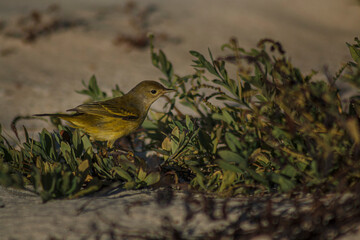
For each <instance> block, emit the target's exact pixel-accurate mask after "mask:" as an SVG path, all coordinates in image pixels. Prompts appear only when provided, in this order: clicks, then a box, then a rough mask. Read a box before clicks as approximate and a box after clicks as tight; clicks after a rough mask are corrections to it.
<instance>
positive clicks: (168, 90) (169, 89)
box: [164, 88, 176, 93]
mask: <svg viewBox="0 0 360 240" xmlns="http://www.w3.org/2000/svg"><path fill="white" fill-rule="evenodd" d="M164 92H165V93H169V92H176V90H175V89H171V88H165V89H164Z"/></svg>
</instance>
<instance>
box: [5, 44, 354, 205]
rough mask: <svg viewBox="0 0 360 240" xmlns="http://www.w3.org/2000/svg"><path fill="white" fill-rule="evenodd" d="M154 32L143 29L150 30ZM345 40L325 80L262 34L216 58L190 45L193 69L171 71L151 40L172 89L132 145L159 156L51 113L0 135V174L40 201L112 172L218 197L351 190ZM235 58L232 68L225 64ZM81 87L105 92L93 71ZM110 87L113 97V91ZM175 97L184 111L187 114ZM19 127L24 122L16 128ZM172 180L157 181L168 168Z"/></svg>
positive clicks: (114, 177) (94, 186) (88, 187)
mask: <svg viewBox="0 0 360 240" xmlns="http://www.w3.org/2000/svg"><path fill="white" fill-rule="evenodd" d="M151 40H152V39H151ZM355 42H356V43H354V44H348V47H349V50H350V53H351V56H352V58H353V60H354V61H353V62H349V63H347V64H346V65H344V66H343V67H342V68H341V69H340V71H339V72H338V73H336V74H335V76H334V77H331V79H328V81H327V82H326V81H322V80H321V79H315V76H316V75H315V72H313V73H311V74H308V75H304V74H303V73H301V72H300V70H299V69H297V68H295V67H294V66H292V64H291V63H290V61H289V60H288V58H287V57H286V55H285V51H284V50H283V48H282V46H281V45H280V43H278V42H275V41H273V40H270V39H264V40H262V41H260V42H259V44H258V46H257V48H256V49H251V50H250V51H246V50H244V49H242V48H240V47H238V44H237V42H236V40H235V39H232V40H231V41H230V43H229V44H225V45H224V46H223V47H222V49H224V50H226V51H228V52H229V53H228V54H227V55H226V56H225V57H219V58H217V59H214V58H213V56H212V54H211V52H210V50H209V52H208V57H205V56H204V55H203V54H201V53H199V52H196V51H190V54H191V55H192V56H193V57H194V60H193V64H194V65H193V67H194V72H193V73H191V74H189V75H185V76H179V75H176V74H175V73H174V68H173V65H172V63H171V62H170V61H169V60H168V59H167V58H166V55H165V54H164V52H163V51H161V50H160V51H155V49H154V46H153V45H152V44H151V60H152V63H153V65H154V66H155V67H156V68H158V69H159V70H160V71H161V72H162V73H163V75H164V77H163V78H160V81H161V82H162V83H163V84H164V85H165V86H166V87H169V88H174V89H176V90H177V93H176V94H175V96H174V97H173V98H171V99H170V98H168V103H167V104H166V106H165V107H167V108H166V109H167V111H166V112H165V113H158V112H154V111H153V112H151V113H150V114H149V119H147V120H146V121H145V122H144V124H143V130H142V131H138V132H136V133H134V134H133V139H135V141H134V144H135V143H136V142H138V141H139V139H141V141H146V142H147V143H149V144H146V145H145V144H136V145H137V146H136V149H137V151H140V152H141V151H146V150H150V149H151V150H155V151H156V152H157V156H158V158H160V160H161V164H160V166H159V168H157V169H150V167H149V166H148V163H147V161H146V159H144V158H142V157H139V156H137V155H136V156H135V157H134V156H131V154H127V155H124V154H118V153H116V152H104V151H103V150H104V147H103V146H102V145H101V144H99V143H98V144H92V143H91V142H90V141H89V138H88V137H87V135H86V134H84V133H82V132H80V131H79V130H73V129H70V128H68V127H66V126H63V125H61V123H60V122H59V121H58V120H57V121H53V122H54V123H56V124H59V125H58V128H59V130H58V131H55V132H53V133H49V132H48V131H46V130H45V129H44V130H43V131H42V132H41V133H40V134H39V141H37V140H34V139H31V138H29V137H28V135H27V133H26V131H25V133H26V137H25V138H26V140H25V142H24V143H23V144H22V145H21V146H19V147H20V150H18V149H15V148H14V147H12V146H11V145H10V144H8V143H7V140H6V139H5V138H4V137H2V136H1V138H0V183H1V184H2V185H5V186H18V187H21V186H24V184H25V183H31V184H33V185H34V187H35V191H36V192H38V193H39V194H40V196H41V197H42V198H43V200H44V201H46V200H49V199H52V198H62V197H78V196H82V195H83V194H88V193H91V192H94V191H97V190H98V189H100V188H101V187H102V186H103V185H107V184H109V183H110V182H112V181H119V182H120V183H121V184H122V185H121V186H122V187H123V188H126V189H137V188H140V187H146V186H153V185H154V184H174V183H175V184H177V183H184V184H187V185H188V186H189V187H190V188H192V189H196V190H199V191H203V192H207V193H215V194H218V195H236V194H256V193H266V192H278V191H280V192H289V191H295V190H306V191H313V190H321V191H323V192H329V191H338V190H339V189H341V190H346V189H350V188H352V187H355V186H357V185H358V182H359V177H360V171H359V170H360V168H359V160H360V130H359V119H360V95H356V96H353V97H351V98H350V100H349V107H348V108H345V107H344V106H343V105H342V102H341V100H340V97H339V88H338V87H337V86H336V84H335V83H336V81H346V82H348V83H350V84H352V86H353V87H354V89H356V90H357V92H359V89H360V42H359V40H358V39H355ZM228 64H233V65H234V66H233V67H228ZM84 86H85V87H86V89H85V90H82V91H78V92H79V93H81V94H85V95H88V96H89V97H90V100H102V99H105V98H107V97H108V96H107V95H106V93H105V92H103V91H101V90H100V89H99V87H98V85H97V82H96V78H95V77H92V78H91V79H90V82H89V84H88V85H87V84H85V83H84ZM122 94H123V92H122V91H121V90H120V89H119V87H118V86H116V88H115V89H114V90H113V96H121V95H122ZM180 105H182V106H184V107H186V108H189V109H190V110H192V111H193V114H192V115H185V114H183V113H182V112H181V110H179V106H180ZM25 130H26V129H25ZM169 175H172V176H173V180H172V181H170V182H169V181H165V179H166V178H167V177H168V176H169Z"/></svg>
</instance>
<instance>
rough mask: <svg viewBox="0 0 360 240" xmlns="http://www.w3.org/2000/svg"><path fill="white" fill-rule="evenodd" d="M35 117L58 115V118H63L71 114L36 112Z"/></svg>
mask: <svg viewBox="0 0 360 240" xmlns="http://www.w3.org/2000/svg"><path fill="white" fill-rule="evenodd" d="M33 116H34V117H58V118H63V117H69V116H70V115H69V114H63V113H41V114H34V115H33Z"/></svg>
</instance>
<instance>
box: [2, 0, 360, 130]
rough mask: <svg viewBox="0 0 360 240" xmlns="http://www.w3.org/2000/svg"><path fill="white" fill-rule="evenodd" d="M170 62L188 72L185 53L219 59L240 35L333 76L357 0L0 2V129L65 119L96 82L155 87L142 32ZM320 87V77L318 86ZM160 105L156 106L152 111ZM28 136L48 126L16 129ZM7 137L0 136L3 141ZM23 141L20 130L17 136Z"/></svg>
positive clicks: (355, 24)
mask: <svg viewBox="0 0 360 240" xmlns="http://www.w3.org/2000/svg"><path fill="white" fill-rule="evenodd" d="M149 32H152V33H153V34H154V35H155V46H156V48H161V49H163V50H164V52H165V53H166V55H167V57H168V58H169V59H170V61H172V62H173V65H174V68H175V73H177V74H180V75H181V74H188V73H191V72H192V68H191V67H190V65H191V64H192V62H191V59H192V58H191V56H190V54H189V50H197V51H199V52H202V53H204V54H207V48H210V49H211V50H212V52H213V55H214V56H216V57H217V56H221V55H224V54H225V53H223V52H222V51H221V50H220V47H221V45H222V44H224V43H226V42H228V41H229V39H230V38H231V37H236V38H237V39H238V41H239V45H240V46H241V47H244V48H247V49H248V48H251V47H256V44H257V42H258V41H259V40H260V39H262V38H272V39H274V40H277V41H280V42H281V43H282V44H283V47H284V49H285V51H286V53H287V55H288V56H290V57H291V59H292V62H293V64H294V65H295V66H297V67H299V68H300V69H301V70H302V71H304V72H305V73H306V72H310V71H311V70H317V71H319V73H320V75H319V77H321V76H322V74H323V73H324V67H326V68H327V69H328V71H329V72H330V73H334V72H336V71H337V70H338V69H339V68H340V66H341V65H342V64H344V63H345V62H346V61H348V60H349V59H350V54H349V52H348V49H347V47H346V44H345V42H352V41H353V38H354V37H356V36H358V37H359V36H360V4H359V1H357V0H317V1H310V0H292V1H285V0H222V1H216V0H197V1H191V0H182V1H176V0H167V1H161V0H148V1H135V0H134V1H115V0H103V1H97V0H77V1H70V0H63V1H49V0H32V1H26V0H12V1H6V0H0V124H1V125H2V128H3V131H5V136H8V134H9V135H11V136H14V135H13V133H12V132H11V130H10V123H11V121H12V120H13V119H14V117H16V116H18V115H21V116H27V115H32V114H36V113H53V112H62V111H65V110H66V109H69V108H72V107H74V106H77V105H79V104H81V103H82V102H84V101H85V100H86V97H85V96H83V95H80V94H78V93H76V92H75V90H81V89H82V88H83V86H82V82H81V81H82V80H84V81H85V82H87V81H88V80H89V79H90V77H91V76H92V75H96V77H97V79H98V83H99V86H100V87H101V89H103V90H104V91H106V92H108V93H110V92H111V89H112V88H113V87H114V86H115V84H118V85H119V86H120V88H121V90H123V91H125V92H126V91H128V90H129V89H131V88H132V87H133V86H134V85H135V84H136V83H138V82H140V81H142V80H146V79H154V80H157V79H158V78H159V77H160V76H161V73H160V72H159V71H157V70H156V69H155V68H154V67H153V66H152V64H151V61H150V50H149V43H148V39H147V34H148V33H149ZM324 79H325V78H324ZM159 106H162V103H161V101H160V102H157V103H156V104H155V106H154V108H156V107H159ZM21 125H25V126H26V127H27V128H28V130H29V132H30V135H31V136H34V135H35V132H37V131H39V130H41V128H43V127H49V126H50V124H49V123H46V122H43V121H40V120H31V121H21V122H19V124H18V128H19V130H20V126H21ZM3 134H4V133H3ZM20 135H21V131H20Z"/></svg>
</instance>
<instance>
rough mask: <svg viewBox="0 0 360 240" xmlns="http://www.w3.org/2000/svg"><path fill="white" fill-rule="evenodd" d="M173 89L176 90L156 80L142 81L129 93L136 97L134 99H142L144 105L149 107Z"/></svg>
mask: <svg viewBox="0 0 360 240" xmlns="http://www.w3.org/2000/svg"><path fill="white" fill-rule="evenodd" d="M173 91H175V90H174V89H168V88H165V87H164V86H163V85H161V84H160V83H158V82H155V81H142V82H141V83H139V84H138V85H136V86H135V87H134V88H133V89H131V90H130V92H129V93H128V94H127V95H129V96H131V97H132V98H134V100H135V99H136V101H138V100H140V102H142V104H143V106H144V107H145V108H148V107H150V105H151V104H152V103H153V102H155V101H156V100H157V99H158V98H159V97H161V96H162V95H164V94H166V93H169V92H173Z"/></svg>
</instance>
